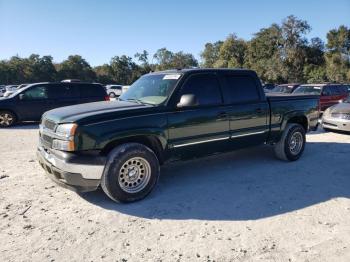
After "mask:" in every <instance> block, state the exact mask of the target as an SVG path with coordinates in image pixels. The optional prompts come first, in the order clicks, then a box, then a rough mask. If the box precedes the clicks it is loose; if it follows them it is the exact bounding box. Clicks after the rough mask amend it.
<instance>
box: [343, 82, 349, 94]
mask: <svg viewBox="0 0 350 262" xmlns="http://www.w3.org/2000/svg"><path fill="white" fill-rule="evenodd" d="M344 86H345V87H346V88H347V89H348V94H349V95H350V84H344Z"/></svg>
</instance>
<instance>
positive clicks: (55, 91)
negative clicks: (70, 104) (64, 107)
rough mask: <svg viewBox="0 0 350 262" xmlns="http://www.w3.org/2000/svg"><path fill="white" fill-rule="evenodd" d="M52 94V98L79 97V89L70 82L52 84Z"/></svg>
mask: <svg viewBox="0 0 350 262" xmlns="http://www.w3.org/2000/svg"><path fill="white" fill-rule="evenodd" d="M50 96H51V97H52V98H63V99H65V98H79V96H80V93H79V89H78V88H77V87H76V86H74V85H70V84H56V85H51V86H50Z"/></svg>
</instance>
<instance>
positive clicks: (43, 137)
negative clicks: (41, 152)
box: [40, 134, 52, 148]
mask: <svg viewBox="0 0 350 262" xmlns="http://www.w3.org/2000/svg"><path fill="white" fill-rule="evenodd" d="M40 139H41V143H42V145H43V146H44V147H46V148H51V146H52V137H49V136H47V135H45V134H41V137H40Z"/></svg>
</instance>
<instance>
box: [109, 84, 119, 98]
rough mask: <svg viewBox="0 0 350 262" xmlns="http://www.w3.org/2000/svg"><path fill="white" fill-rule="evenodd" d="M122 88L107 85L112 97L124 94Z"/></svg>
mask: <svg viewBox="0 0 350 262" xmlns="http://www.w3.org/2000/svg"><path fill="white" fill-rule="evenodd" d="M122 88H123V86H122V85H106V91H107V94H108V95H109V96H110V97H119V96H120V95H121V94H122Z"/></svg>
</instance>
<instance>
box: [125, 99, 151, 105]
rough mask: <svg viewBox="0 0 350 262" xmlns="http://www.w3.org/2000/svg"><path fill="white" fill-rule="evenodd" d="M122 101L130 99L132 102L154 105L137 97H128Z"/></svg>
mask: <svg viewBox="0 0 350 262" xmlns="http://www.w3.org/2000/svg"><path fill="white" fill-rule="evenodd" d="M121 101H130V102H135V103H138V104H140V105H152V106H154V104H151V103H147V102H144V101H142V100H140V99H136V98H128V99H125V100H121Z"/></svg>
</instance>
